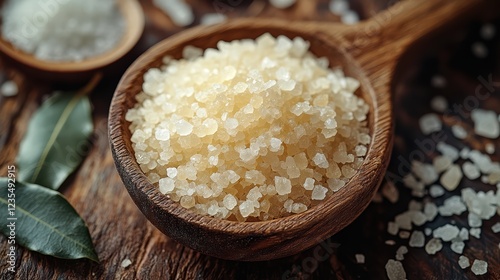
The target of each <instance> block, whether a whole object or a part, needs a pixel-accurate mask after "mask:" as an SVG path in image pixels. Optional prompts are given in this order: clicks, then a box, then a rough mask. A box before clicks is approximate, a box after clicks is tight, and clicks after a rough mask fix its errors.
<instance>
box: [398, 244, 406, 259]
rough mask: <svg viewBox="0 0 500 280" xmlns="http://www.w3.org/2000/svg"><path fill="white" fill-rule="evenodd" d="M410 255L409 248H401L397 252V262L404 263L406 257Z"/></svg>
mask: <svg viewBox="0 0 500 280" xmlns="http://www.w3.org/2000/svg"><path fill="white" fill-rule="evenodd" d="M406 253H408V248H407V247H406V246H400V247H399V248H398V250H397V251H396V260H398V261H402V260H404V258H405V257H404V255H405V254H406Z"/></svg>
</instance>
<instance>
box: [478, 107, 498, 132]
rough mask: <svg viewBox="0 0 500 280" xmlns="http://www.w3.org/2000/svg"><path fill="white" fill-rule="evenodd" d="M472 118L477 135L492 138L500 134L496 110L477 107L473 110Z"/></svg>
mask: <svg viewBox="0 0 500 280" xmlns="http://www.w3.org/2000/svg"><path fill="white" fill-rule="evenodd" d="M471 118H472V120H473V121H474V131H475V133H476V134H477V135H480V136H483V137H486V138H490V139H496V138H498V136H499V135H500V123H499V122H498V120H497V114H496V113H495V112H493V111H487V110H483V109H475V110H473V111H472V112H471Z"/></svg>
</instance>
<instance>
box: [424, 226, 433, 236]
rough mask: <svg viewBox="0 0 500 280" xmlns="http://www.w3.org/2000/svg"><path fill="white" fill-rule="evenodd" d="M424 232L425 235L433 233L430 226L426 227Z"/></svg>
mask: <svg viewBox="0 0 500 280" xmlns="http://www.w3.org/2000/svg"><path fill="white" fill-rule="evenodd" d="M424 234H425V236H429V235H431V234H432V229H430V228H425V229H424Z"/></svg>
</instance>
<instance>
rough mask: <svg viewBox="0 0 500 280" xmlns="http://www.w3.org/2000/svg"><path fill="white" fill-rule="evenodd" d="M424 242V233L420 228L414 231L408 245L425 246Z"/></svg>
mask: <svg viewBox="0 0 500 280" xmlns="http://www.w3.org/2000/svg"><path fill="white" fill-rule="evenodd" d="M424 244H425V236H424V233H423V232H421V231H418V230H416V231H414V232H412V234H411V237H410V241H409V243H408V245H410V247H424Z"/></svg>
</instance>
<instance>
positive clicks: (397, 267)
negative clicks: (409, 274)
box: [385, 260, 406, 280]
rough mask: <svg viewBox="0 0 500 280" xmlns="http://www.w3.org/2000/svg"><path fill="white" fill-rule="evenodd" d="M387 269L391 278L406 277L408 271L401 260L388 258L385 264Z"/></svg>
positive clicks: (391, 279)
mask: <svg viewBox="0 0 500 280" xmlns="http://www.w3.org/2000/svg"><path fill="white" fill-rule="evenodd" d="M385 271H386V273H387V277H388V278H389V280H402V279H406V272H405V270H404V268H403V264H401V262H400V261H395V260H388V261H387V263H386V265H385Z"/></svg>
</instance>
